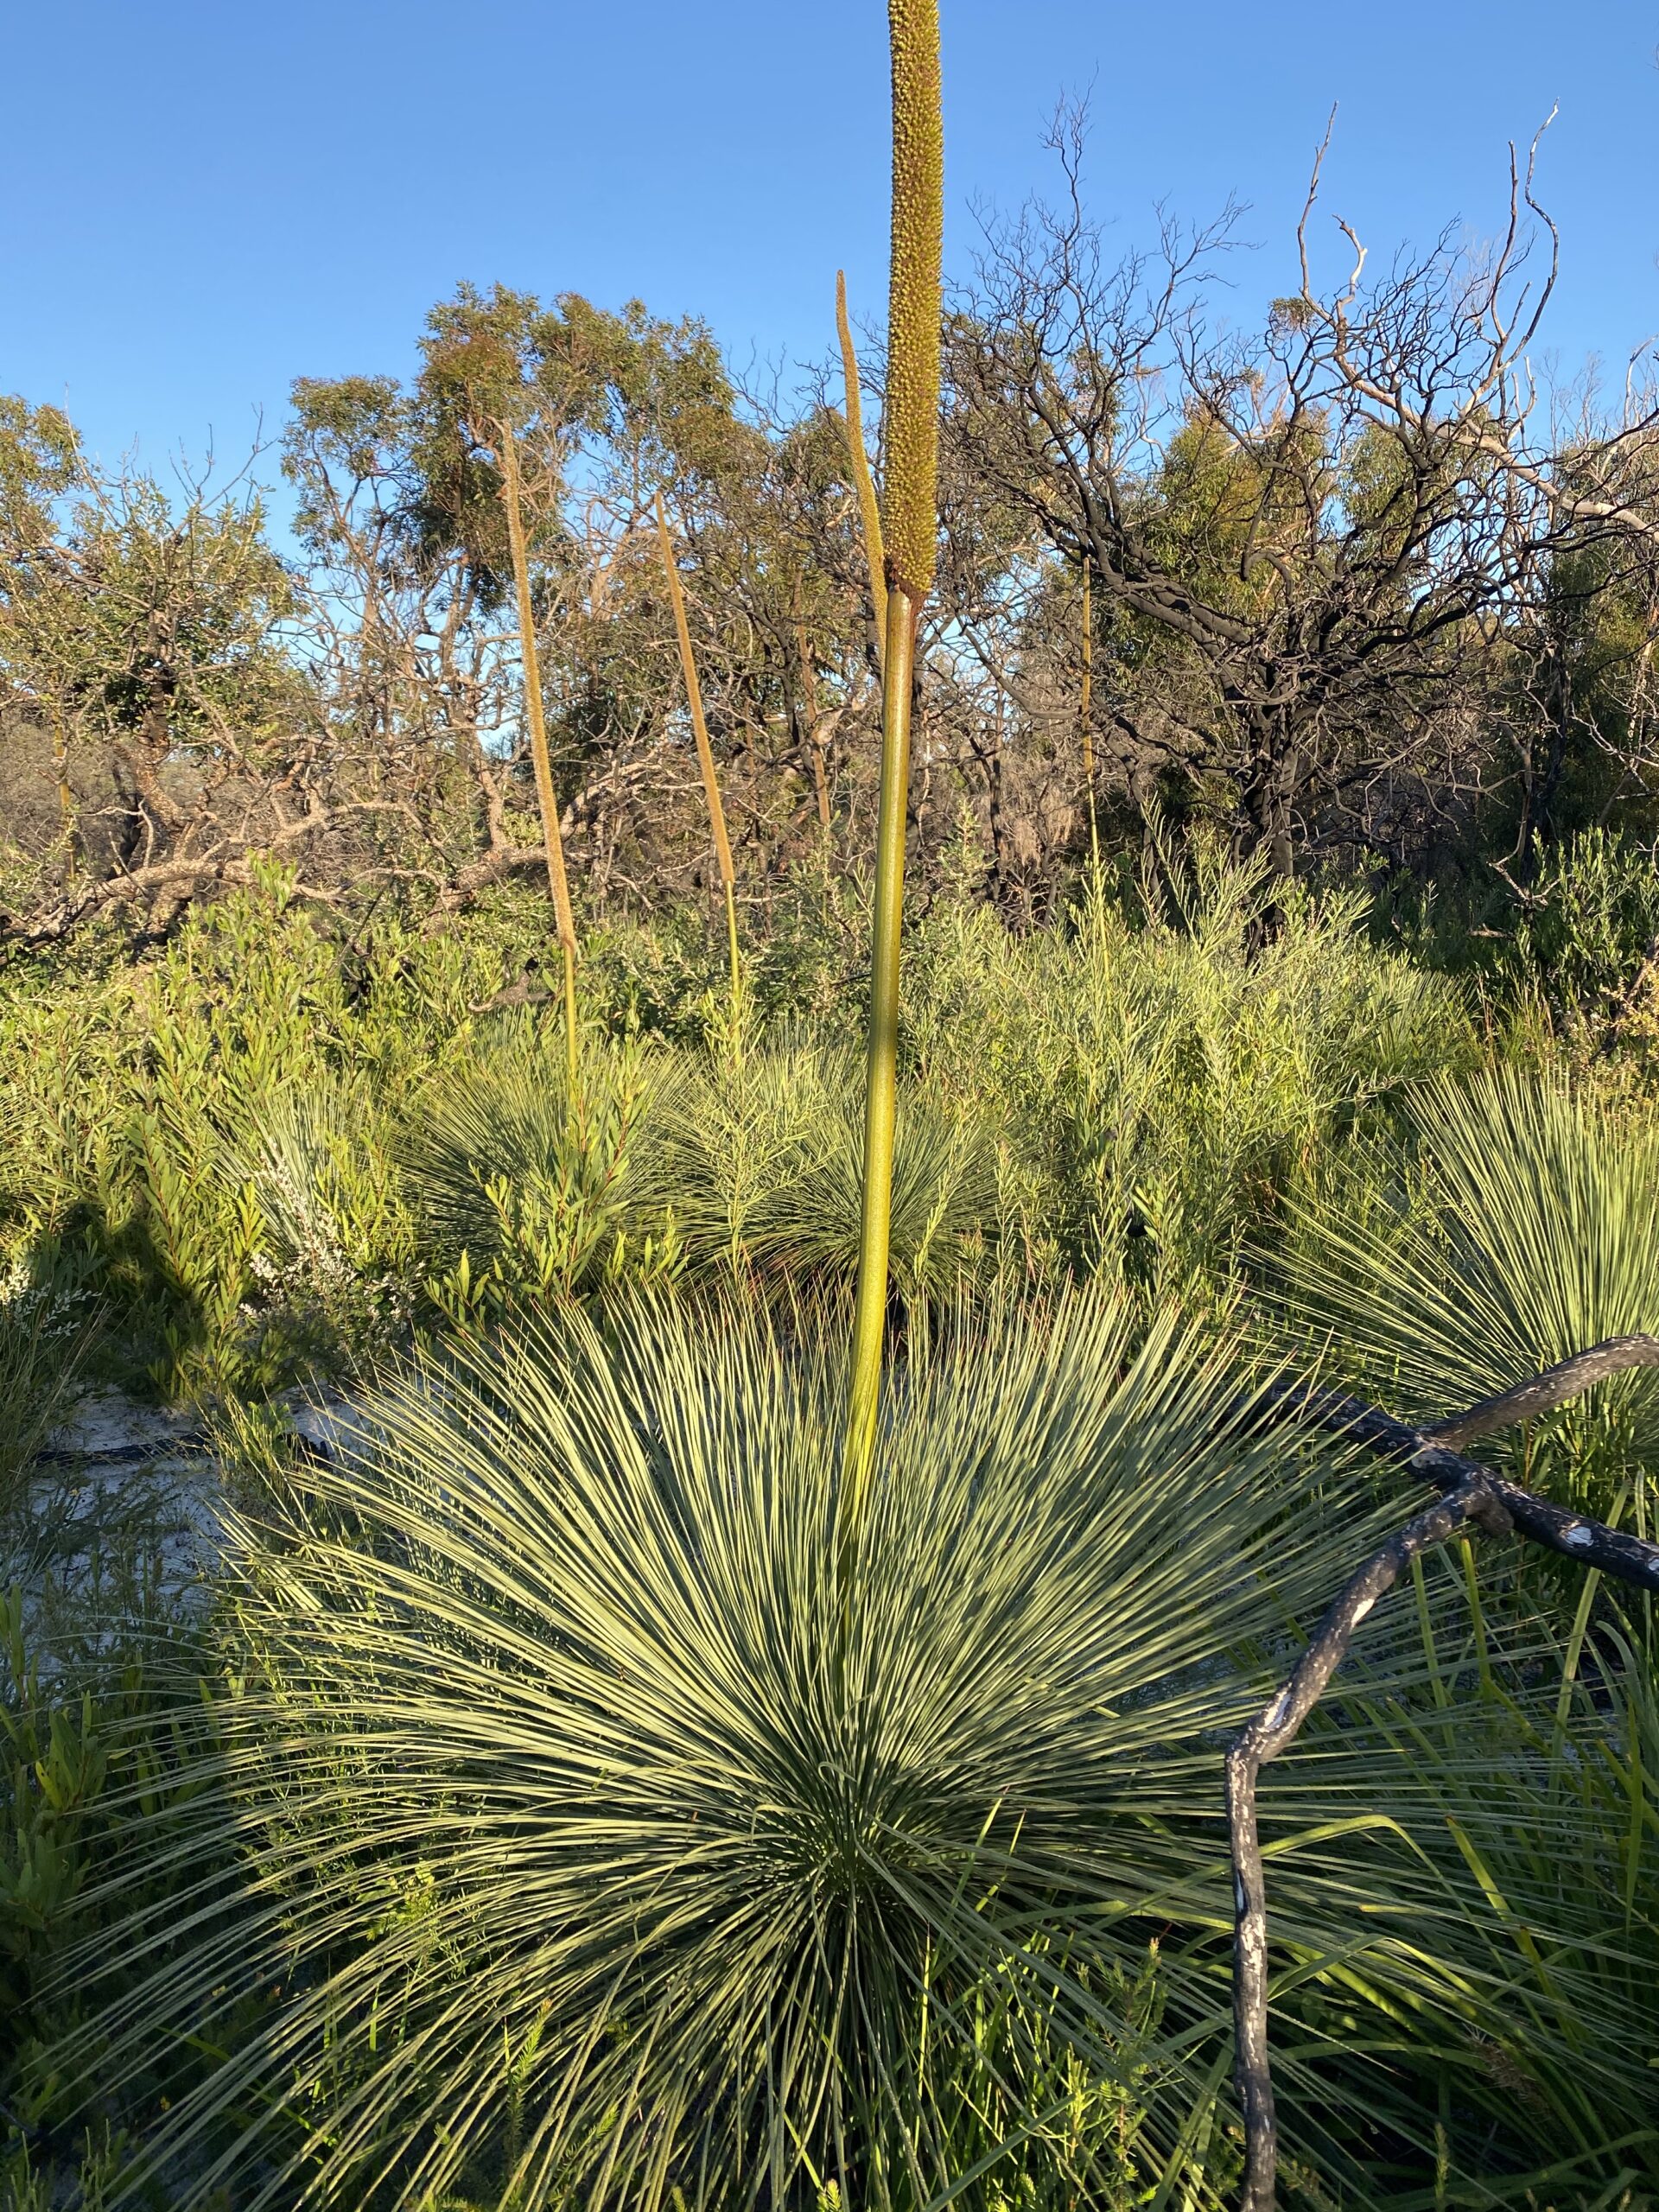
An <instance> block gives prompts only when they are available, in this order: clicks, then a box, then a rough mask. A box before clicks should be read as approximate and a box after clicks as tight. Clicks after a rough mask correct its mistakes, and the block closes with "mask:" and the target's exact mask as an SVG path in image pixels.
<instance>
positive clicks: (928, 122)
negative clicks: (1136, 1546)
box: [838, 0, 944, 1616]
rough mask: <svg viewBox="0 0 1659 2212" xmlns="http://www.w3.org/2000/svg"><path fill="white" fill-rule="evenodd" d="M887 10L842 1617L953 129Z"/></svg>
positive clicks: (900, 897) (880, 1243)
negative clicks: (864, 1027) (889, 96)
mask: <svg viewBox="0 0 1659 2212" xmlns="http://www.w3.org/2000/svg"><path fill="white" fill-rule="evenodd" d="M887 21H888V26H889V30H890V35H891V43H892V53H893V239H892V249H891V266H890V275H889V290H888V307H887V419H886V440H885V442H886V447H887V476H886V492H887V513H886V517H885V526H884V540H885V558H884V563H883V565H884V569H885V583H886V591H887V608H886V614H887V620H886V641H885V645H884V648H883V654H882V670H881V796H880V812H879V815H878V818H877V828H876V860H875V921H874V943H873V945H872V949H871V959H870V1014H869V1033H868V1060H867V1065H866V1074H865V1106H864V1192H863V1208H862V1217H861V1228H860V1237H859V1260H858V1291H857V1298H856V1303H855V1311H854V1325H853V1351H852V1375H851V1389H850V1396H849V1407H848V1427H847V1448H846V1458H845V1464H844V1469H843V1476H842V1505H841V1530H840V1539H841V1541H840V1549H839V1554H838V1574H839V1578H840V1581H841V1584H842V1592H841V1596H842V1611H843V1616H844V1614H845V1610H846V1599H847V1592H846V1582H847V1578H848V1575H849V1572H850V1566H851V1562H852V1560H853V1559H854V1557H855V1554H856V1550H857V1546H858V1541H859V1532H860V1527H861V1521H862V1517H863V1510H864V1497H865V1492H866V1490H867V1488H868V1480H869V1472H870V1465H871V1461H872V1459H873V1457H874V1450H875V1436H876V1421H877V1414H878V1410H879V1402H880V1390H881V1352H882V1340H883V1338H884V1335H885V1333H886V1327H887V1255H888V1247H889V1243H890V1241H891V1236H892V1217H893V1138H894V1131H895V1128H896V1125H897V1120H898V1055H899V944H900V938H901V935H902V931H903V925H904V901H905V817H906V806H907V803H908V799H909V794H910V712H911V690H912V682H913V678H914V673H915V665H916V632H917V626H918V621H919V619H920V615H921V610H922V607H923V604H924V602H925V600H926V598H927V595H928V593H929V592H930V590H931V588H932V584H933V569H934V559H935V553H936V541H937V537H938V450H939V324H940V314H941V308H942V283H941V264H942V257H943V240H944V121H943V117H942V113H941V106H940V88H939V11H938V3H937V0H888V7H887ZM844 327H845V319H844V316H843V330H844ZM850 427H851V425H850V423H849V429H850Z"/></svg>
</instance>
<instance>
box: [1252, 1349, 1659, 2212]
mask: <svg viewBox="0 0 1659 2212" xmlns="http://www.w3.org/2000/svg"><path fill="white" fill-rule="evenodd" d="M1638 1367H1659V1338H1655V1337H1649V1336H1633V1337H1613V1338H1609V1339H1608V1340H1607V1342H1606V1343H1605V1344H1596V1345H1594V1346H1592V1348H1591V1350H1589V1351H1582V1352H1577V1353H1575V1354H1574V1355H1573V1357H1572V1358H1570V1359H1564V1360H1561V1361H1560V1362H1559V1363H1558V1364H1557V1365H1555V1366H1554V1367H1551V1368H1548V1369H1546V1370H1544V1372H1543V1373H1542V1374H1541V1375H1536V1376H1532V1377H1530V1378H1529V1380H1528V1381H1526V1382H1524V1383H1517V1384H1516V1386H1515V1388H1514V1389H1510V1390H1506V1391H1503V1393H1502V1394H1501V1395H1499V1396H1497V1397H1495V1398H1485V1399H1483V1400H1482V1401H1481V1402H1480V1403H1479V1404H1478V1405H1475V1406H1471V1407H1470V1408H1469V1409H1468V1410H1467V1412H1465V1413H1462V1414H1454V1415H1452V1417H1451V1418H1450V1419H1448V1420H1446V1421H1440V1422H1437V1423H1436V1424H1435V1425H1434V1426H1433V1427H1430V1428H1426V1429H1424V1428H1412V1427H1408V1424H1407V1423H1405V1422H1404V1421H1395V1420H1394V1419H1393V1418H1392V1416H1391V1415H1389V1414H1385V1413H1383V1412H1381V1411H1380V1410H1379V1409H1378V1408H1376V1407H1375V1406H1369V1405H1366V1404H1365V1403H1364V1402H1363V1401H1362V1400H1360V1399H1357V1398H1350V1397H1346V1396H1344V1395H1342V1394H1341V1393H1340V1392H1338V1391H1334V1390H1315V1389H1311V1388H1308V1387H1307V1386H1305V1385H1291V1386H1285V1385H1274V1386H1273V1387H1271V1388H1270V1389H1268V1391H1267V1392H1266V1393H1264V1395H1263V1398H1262V1401H1260V1403H1261V1404H1262V1406H1263V1407H1264V1408H1265V1409H1266V1410H1268V1412H1269V1413H1271V1414H1284V1415H1286V1416H1287V1417H1291V1418H1300V1419H1302V1420H1305V1421H1311V1422H1312V1423H1313V1426H1315V1427H1319V1428H1325V1429H1331V1430H1334V1431H1336V1432H1337V1433H1339V1434H1342V1435H1344V1436H1349V1437H1351V1438H1352V1439H1353V1440H1354V1441H1355V1442H1356V1443H1357V1444H1359V1445H1362V1446H1363V1447H1364V1448H1365V1449H1366V1450H1367V1451H1370V1452H1375V1453H1376V1454H1377V1455H1378V1456H1379V1457H1380V1458H1383V1459H1388V1460H1390V1461H1392V1462H1393V1463H1395V1464H1396V1465H1401V1466H1402V1467H1404V1468H1406V1469H1408V1471H1410V1472H1411V1473H1413V1474H1415V1475H1419V1476H1421V1478H1423V1479H1424V1480H1425V1481H1427V1482H1430V1483H1433V1484H1434V1485H1435V1486H1436V1487H1437V1488H1438V1489H1439V1490H1440V1491H1441V1493H1442V1495H1441V1497H1440V1500H1439V1502H1438V1503H1435V1504H1433V1505H1431V1506H1429V1507H1428V1508H1427V1510H1425V1511H1424V1512H1421V1513H1419V1514H1417V1515H1416V1516H1414V1518H1413V1519H1412V1520H1410V1521H1408V1522H1407V1523H1406V1525H1405V1527H1404V1528H1403V1529H1400V1530H1398V1531H1397V1532H1396V1533H1395V1535H1393V1536H1391V1537H1390V1538H1389V1541H1388V1542H1387V1543H1386V1544H1384V1545H1383V1547H1382V1548H1381V1549H1380V1550H1378V1551H1376V1552H1374V1553H1373V1554H1371V1556H1370V1559H1368V1560H1366V1561H1365V1562H1364V1564H1363V1566H1362V1567H1360V1568H1359V1569H1358V1571H1357V1573H1355V1574H1354V1575H1353V1576H1351V1579H1350V1580H1349V1581H1348V1583H1347V1584H1346V1585H1345V1586H1344V1589H1343V1591H1342V1592H1341V1594H1340V1595H1339V1596H1338V1599H1336V1601H1335V1603H1334V1604H1333V1605H1332V1606H1331V1608H1330V1610H1329V1611H1327V1612H1326V1614H1325V1618H1324V1619H1323V1620H1322V1621H1321V1622H1320V1623H1319V1626H1318V1628H1317V1629H1316V1630H1314V1632H1313V1637H1312V1638H1311V1639H1310V1641H1309V1643H1308V1646H1307V1649H1306V1651H1305V1652H1304V1653H1303V1654H1302V1656H1301V1659H1300V1661H1299V1662H1298V1664H1297V1666H1296V1669H1295V1670H1294V1673H1293V1674H1292V1675H1291V1677H1290V1679H1289V1681H1287V1683H1286V1684H1285V1687H1284V1688H1283V1689H1281V1691H1280V1693H1279V1694H1278V1696H1277V1697H1276V1698H1275V1699H1274V1701H1273V1703H1272V1704H1271V1705H1269V1706H1268V1708H1267V1709H1266V1711H1265V1712H1263V1713H1260V1714H1259V1715H1258V1716H1257V1718H1256V1719H1255V1720H1253V1721H1252V1722H1251V1723H1250V1724H1249V1726H1248V1727H1247V1728H1246V1729H1245V1730H1244V1732H1243V1734H1242V1735H1241V1736H1239V1737H1238V1738H1237V1740H1236V1742H1235V1743H1234V1744H1233V1745H1232V1747H1231V1749H1230V1751H1228V1754H1227V1763H1226V1794H1227V1826H1228V1834H1229V1838H1230V1847H1231V1853H1232V1865H1233V1900H1234V1940H1233V2024H1234V2036H1235V2057H1234V2079H1235V2082H1236V2085H1237V2089H1238V2099H1239V2106H1240V2108H1241V2111H1242V2113H1243V2120H1244V2145H1245V2152H1244V2180H1243V2191H1242V2194H1241V2196H1240V2198H1239V2206H1240V2212H1273V2206H1274V2202H1275V2201H1276V2200H1275V2179H1276V2175H1277V2169H1278V2155H1279V2152H1278V2123H1277V2118H1276V2114H1275V2112H1274V2095H1273V2077H1272V2070H1271V2067H1270V2064H1269V2060H1268V1906H1267V1883H1266V1877H1265V1874H1264V1872H1263V1869H1262V1851H1261V1845H1260V1842H1259V1840H1258V1839H1257V1834H1256V1817H1255V1796H1256V1783H1257V1779H1258V1777H1259V1776H1260V1774H1261V1771H1262V1768H1263V1767H1264V1766H1265V1765H1266V1764H1268V1761H1269V1760H1271V1759H1275V1758H1278V1757H1279V1755H1280V1753H1281V1751H1285V1750H1287V1748H1288V1746H1289V1745H1291V1744H1292V1743H1294V1740H1295V1738H1296V1736H1297V1734H1298V1733H1299V1732H1300V1729H1301V1726H1302V1724H1303V1722H1304V1721H1305V1720H1306V1719H1307V1717H1308V1715H1309V1713H1312V1712H1313V1708H1314V1707H1315V1706H1317V1705H1318V1703H1319V1700H1320V1698H1321V1697H1322V1696H1323V1695H1324V1694H1325V1689H1326V1688H1327V1687H1328V1685H1329V1683H1330V1681H1331V1680H1332V1676H1333V1675H1335V1673H1336V1671H1337V1669H1338V1667H1339V1666H1340V1665H1341V1664H1342V1662H1343V1660H1344V1658H1345V1657H1346V1656H1347V1654H1348V1650H1349V1647H1350V1646H1351V1643H1352V1642H1353V1639H1354V1636H1355V1633H1356V1631H1357V1629H1358V1628H1359V1625H1360V1624H1361V1622H1362V1621H1363V1620H1364V1619H1365V1618H1366V1616H1367V1615H1368V1614H1369V1613H1370V1611H1371V1609H1372V1607H1373V1606H1374V1605H1376V1602H1377V1600H1378V1599H1380V1598H1382V1597H1383V1596H1384V1595H1385V1594H1386V1592H1388V1591H1389V1590H1390V1589H1391V1588H1392V1587H1393V1586H1394V1584H1395V1582H1396V1581H1397V1580H1398V1579H1399V1577H1400V1575H1401V1574H1402V1572H1403V1571H1404V1570H1405V1568H1406V1567H1408V1566H1409V1565H1410V1563H1411V1561H1412V1560H1414V1559H1415V1558H1417V1557H1418V1555H1419V1554H1421V1553H1422V1552H1425V1551H1427V1550H1430V1549H1431V1548H1433V1546H1435V1545H1436V1544H1442V1543H1444V1542H1446V1539H1447V1538H1448V1537H1450V1536H1452V1535H1456V1534H1457V1532H1458V1531H1459V1529H1463V1528H1465V1527H1466V1526H1468V1525H1469V1524H1470V1523H1471V1522H1473V1523H1474V1524H1475V1525H1476V1526H1478V1527H1479V1528H1481V1529H1484V1530H1485V1532H1486V1533H1487V1534H1488V1535H1507V1534H1509V1533H1510V1531H1511V1530H1513V1531H1514V1532H1515V1533H1516V1534H1517V1535H1522V1536H1526V1537H1529V1538H1530V1539H1531V1540H1532V1541H1534V1542H1535V1543H1541V1544H1544V1545H1547V1546H1548V1548H1549V1549H1550V1550H1552V1551H1555V1552H1559V1553H1560V1554H1561V1555H1562V1556H1563V1557H1564V1558H1567V1559H1573V1560H1580V1561H1581V1562H1582V1563H1583V1564H1584V1565H1585V1566H1586V1567H1596V1568H1599V1570H1600V1571H1601V1572H1602V1573H1605V1574H1611V1575H1612V1576H1613V1577H1614V1578H1615V1579H1616V1580H1619V1581H1621V1582H1627V1583H1630V1584H1631V1585H1632V1586H1634V1587H1636V1588H1637V1589H1641V1590H1652V1591H1659V1545H1655V1544H1649V1543H1644V1542H1643V1541H1641V1539H1640V1538H1638V1537H1635V1536H1628V1535H1624V1534H1622V1533H1621V1532H1620V1531H1619V1530H1618V1529H1610V1528H1608V1527H1607V1526H1606V1525H1605V1523H1604V1522H1599V1521H1594V1520H1592V1519H1590V1518H1589V1517H1587V1516H1585V1515H1583V1514H1574V1513H1569V1512H1567V1511H1566V1510H1564V1509H1563V1508H1561V1507H1560V1506H1557V1505H1552V1504H1551V1503H1549V1501H1548V1499H1547V1498H1541V1497H1534V1495H1533V1494H1532V1492H1531V1491H1526V1490H1522V1488H1521V1487H1520V1486H1519V1484H1515V1483H1510V1482H1506V1481H1504V1480H1503V1478H1502V1477H1501V1476H1498V1475H1495V1474H1493V1473H1492V1472H1491V1471H1490V1469H1488V1468H1485V1467H1483V1466H1481V1465H1479V1464H1478V1462H1477V1461H1475V1460H1473V1459H1465V1458H1463V1457H1462V1455H1461V1454H1460V1453H1459V1452H1455V1451H1453V1450H1452V1448H1451V1446H1452V1445H1453V1444H1454V1443H1466V1442H1469V1441H1471V1440H1473V1439H1474V1438H1476V1437H1478V1436H1485V1435H1490V1434H1491V1433H1492V1432H1493V1431H1495V1430H1497V1429H1500V1428H1504V1427H1511V1426H1513V1425H1514V1424H1515V1423H1516V1422H1517V1421H1528V1420H1531V1419H1533V1418H1534V1417H1535V1416H1536V1415H1537V1414H1542V1413H1548V1412H1550V1411H1552V1410H1553V1409H1554V1408H1555V1407H1557V1406H1559V1405H1561V1404H1563V1403H1564V1402H1566V1401H1567V1399H1568V1398H1571V1397H1575V1396H1577V1395H1579V1393H1580V1391H1583V1390H1586V1389H1591V1388H1592V1387H1593V1386H1594V1385H1595V1384H1596V1383H1602V1382H1605V1381H1606V1380H1607V1379H1608V1378H1609V1377H1610V1376H1614V1375H1618V1374H1622V1373H1624V1372H1626V1371H1627V1370H1630V1369H1632V1368H1638Z"/></svg>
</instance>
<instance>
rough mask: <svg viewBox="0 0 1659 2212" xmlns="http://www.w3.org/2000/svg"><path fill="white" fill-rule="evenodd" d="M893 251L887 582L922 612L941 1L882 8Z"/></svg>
mask: <svg viewBox="0 0 1659 2212" xmlns="http://www.w3.org/2000/svg"><path fill="white" fill-rule="evenodd" d="M887 21H888V27H889V31H890V35H891V44H892V50H893V243H892V256H891V263H890V276H889V280H888V296H887V413H886V425H885V442H886V446H887V476H886V498H885V502H884V504H885V510H886V511H885V514H884V517H883V522H884V525H885V537H886V546H887V581H888V583H889V584H890V585H891V586H893V587H895V588H899V589H902V590H903V591H904V592H905V593H906V596H907V597H908V598H909V599H910V600H911V601H912V603H913V604H914V605H916V606H919V605H920V604H921V602H922V601H924V600H925V598H926V597H927V594H928V593H929V591H930V590H931V588H932V585H933V566H934V557H935V542H936V537H937V532H938V461H939V312H940V283H941V277H940V271H941V268H942V264H943V259H944V127H943V124H942V121H941V111H940V86H939V10H938V0H888V5H887Z"/></svg>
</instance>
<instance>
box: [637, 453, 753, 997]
mask: <svg viewBox="0 0 1659 2212" xmlns="http://www.w3.org/2000/svg"><path fill="white" fill-rule="evenodd" d="M657 540H658V544H659V545H660V546H661V547H662V552H663V573H664V575H665V576H666V577H667V578H668V596H669V602H670V604H671V606H672V607H673V609H674V631H675V634H676V636H677V638H678V639H679V641H680V668H681V671H682V673H683V676H684V677H685V697H686V704H687V705H688V706H689V707H690V710H691V732H692V734H693V736H694V737H695V738H696V741H697V765H698V766H699V767H700V768H701V769H702V788H703V791H704V794H705V796H706V797H707V798H708V801H709V827H710V828H711V829H713V831H714V833H715V859H716V860H717V861H718V862H719V864H720V880H721V885H722V886H723V887H724V889H725V893H726V941H727V945H728V950H729V952H730V956H731V963H732V1033H733V1036H734V1038H735V1037H736V1036H737V1034H738V1032H739V1025H740V1023H741V1019H742V1009H743V967H742V962H741V958H740V957H739V953H738V948H737V875H736V872H735V871H734V868H733V867H732V841H731V839H730V838H729V837H728V836H727V835H726V810H725V808H724V806H723V805H722V804H721V797H720V779H719V777H718V776H717V775H716V774H715V753H714V747H712V746H711V745H710V744H709V725H708V723H707V722H706V721H704V719H703V713H702V685H701V683H698V681H697V662H696V655H695V654H694V653H693V652H692V650H691V629H690V624H689V623H688V622H687V620H686V619H685V594H684V592H683V590H682V589H681V588H680V571H679V566H678V563H677V562H676V560H675V558H674V541H673V539H672V538H671V537H670V536H669V534H668V518H667V516H666V515H665V514H664V512H663V495H662V493H660V492H659V493H658V494H657Z"/></svg>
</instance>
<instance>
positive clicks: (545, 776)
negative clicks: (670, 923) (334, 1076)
mask: <svg viewBox="0 0 1659 2212" xmlns="http://www.w3.org/2000/svg"><path fill="white" fill-rule="evenodd" d="M499 431H500V449H501V497H502V501H503V503H504V505H505V507H506V511H507V542H508V543H509V545H510V546H511V547H512V588H513V594H514V596H515V597H516V599H517V600H518V650H519V653H520V655H521V657H522V659H523V663H524V712H525V714H526V715H527V716H528V718H529V721H530V757H531V761H532V763H533V764H534V766H535V770H536V798H537V804H538V805H539V806H540V808H541V815H542V842H543V846H544V847H545V849H546V852H547V881H548V888H549V889H550V891H551V893H552V894H553V912H554V914H555V915H556V918H557V921H558V929H559V950H561V951H562V952H563V955H564V1042H565V1056H566V1060H567V1064H568V1067H569V1078H570V1098H571V1102H572V1103H573V1104H574V1103H575V1096H576V1089H577V1071H578V1062H579V1058H580V1052H581V1029H580V1026H579V1023H578V1020H577V1014H576V921H575V915H574V913H573V912H571V908H570V881H569V877H568V876H567V875H566V874H565V872H564V840H563V836H561V835H560V832H559V801H558V795H557V793H556V791H554V789H553V767H552V763H551V761H550V760H549V758H548V751H547V721H546V718H545V716H544V715H543V709H542V668H541V661H540V658H539V657H538V656H537V651H536V625H535V621H534V619H533V617H532V615H531V605H530V558H529V556H528V554H527V553H526V552H525V550H524V503H523V498H522V494H521V492H520V488H519V481H518V441H517V440H516V439H515V438H514V436H513V435H512V429H511V428H510V426H509V425H508V424H507V423H501V424H499Z"/></svg>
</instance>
